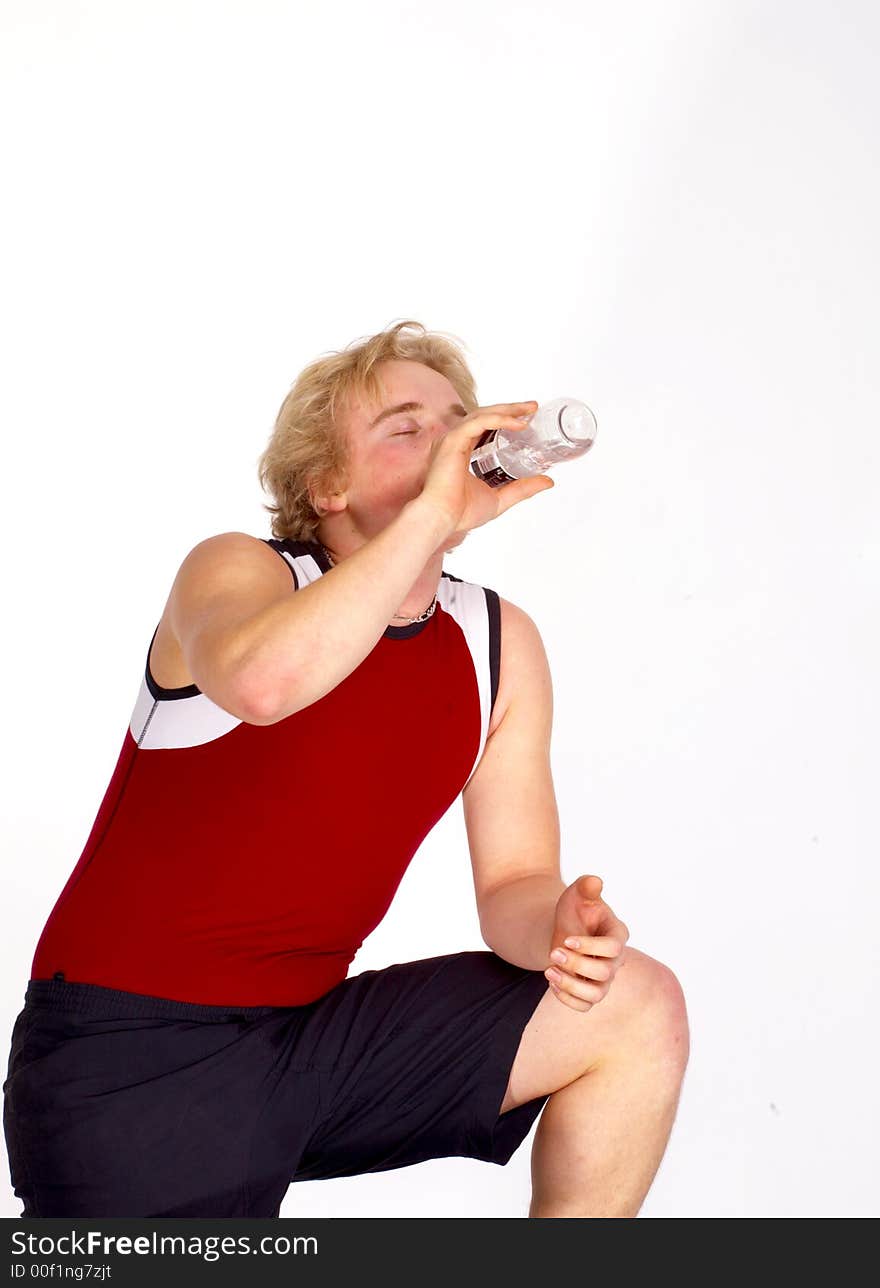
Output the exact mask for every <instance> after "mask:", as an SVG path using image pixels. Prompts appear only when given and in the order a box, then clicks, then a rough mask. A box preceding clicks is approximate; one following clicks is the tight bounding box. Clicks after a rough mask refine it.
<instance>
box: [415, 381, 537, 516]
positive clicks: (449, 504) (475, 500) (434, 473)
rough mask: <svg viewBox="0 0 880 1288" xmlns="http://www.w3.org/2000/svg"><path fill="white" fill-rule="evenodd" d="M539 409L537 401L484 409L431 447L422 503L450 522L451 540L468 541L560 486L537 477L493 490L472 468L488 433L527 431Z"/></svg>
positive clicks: (533, 476) (480, 408)
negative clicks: (474, 530)
mask: <svg viewBox="0 0 880 1288" xmlns="http://www.w3.org/2000/svg"><path fill="white" fill-rule="evenodd" d="M537 406H538V404H537V403H536V402H535V401H534V399H532V400H531V401H530V402H522V403H495V404H494V405H493V406H491V407H478V408H476V410H474V411H472V412H471V413H470V415H469V416H466V417H465V419H464V420H462V421H460V422H459V424H457V425H456V426H454V428H452V429H450V430H448V432H447V433H445V434H443V435H441V436H440V437H439V438H437V439H436V440H435V442H434V443H433V444H432V445H431V453H430V456H429V462H428V473H427V475H426V477H425V483H424V486H423V488H422V491H421V494H420V496H419V498H418V499H419V502H420V503H422V502H423V503H425V504H428V505H431V506H433V507H434V508H436V509H437V510H438V511H439V512H440V513H441V514H443V515H444V516H446V518H447V520H448V523H449V533H450V536H451V537H456V538H459V539H463V538H464V536H465V534H466V533H467V532H469V531H470V530H471V528H479V527H480V526H481V525H482V524H484V523H488V522H489V520H490V519H496V518H497V517H498V515H499V514H503V513H504V511H505V510H509V509H510V507H511V506H512V505H516V504H517V502H518V501H525V500H526V498H527V497H530V496H535V495H537V493H538V492H544V491H546V490H547V488H550V487H553V486H554V481H553V479H551V478H550V477H549V476H548V475H547V474H533V475H531V477H529V478H524V479H516V480H514V481H513V482H512V483H505V484H504V486H503V487H490V485H489V484H488V483H484V482H483V480H482V479H479V478H477V476H476V475H475V474H474V472H473V471H472V470H471V468H470V459H471V454H472V452H473V450H474V447H475V446H476V443H477V441H478V440H479V439H480V438H481V437H482V435H483V434H485V432H486V430H487V429H505V430H507V429H512V430H514V431H515V430H519V429H525V428H526V422H527V420H528V417H529V416H532V415H534V413H535V411H536V410H537Z"/></svg>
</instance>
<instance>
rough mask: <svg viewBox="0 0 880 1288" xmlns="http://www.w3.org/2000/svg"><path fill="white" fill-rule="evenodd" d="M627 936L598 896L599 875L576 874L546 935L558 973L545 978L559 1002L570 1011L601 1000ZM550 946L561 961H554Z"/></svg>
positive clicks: (621, 957) (620, 959)
mask: <svg viewBox="0 0 880 1288" xmlns="http://www.w3.org/2000/svg"><path fill="white" fill-rule="evenodd" d="M628 939H629V930H628V929H627V927H626V926H625V925H624V923H623V922H622V921H621V920H620V919H619V918H618V917H617V916H615V914H614V912H612V910H611V908H610V907H609V906H608V904H607V903H606V902H605V900H604V899H603V898H602V878H601V877H597V876H593V875H585V876H580V877H578V878H577V879H576V880H575V881H573V882H572V883H571V885H570V886H568V887H567V888H566V889H565V890H563V892H562V894H561V895H560V896H559V899H558V900H557V903H556V918H555V921H554V925H553V934H552V935H551V937H550V949H551V961H550V966H551V967H552V968H553V970H555V971H557V972H558V978H555V977H553V976H548V977H547V982H548V984H549V985H550V987H551V988H552V989H553V991H554V993H555V994H556V996H557V997H558V998H559V1000H560V1002H564V1004H565V1005H566V1006H570V1007H571V1008H572V1010H575V1011H589V1009H590V1007H592V1006H595V1004H596V1003H597V1002H601V1001H602V999H603V997H604V996H605V994H606V993H607V992H608V990H609V988H610V987H611V983H612V981H613V979H614V976H615V975H616V974H617V971H618V969H619V968H620V967H621V966H622V965H623V964H624V957H625V953H626V941H627V940H628ZM567 940H569V941H571V942H570V943H568V942H566V941H567ZM553 950H559V951H561V952H563V953H564V954H565V958H566V960H565V961H564V962H559V961H556V960H554V959H553V956H552V952H553ZM545 974H546V972H545Z"/></svg>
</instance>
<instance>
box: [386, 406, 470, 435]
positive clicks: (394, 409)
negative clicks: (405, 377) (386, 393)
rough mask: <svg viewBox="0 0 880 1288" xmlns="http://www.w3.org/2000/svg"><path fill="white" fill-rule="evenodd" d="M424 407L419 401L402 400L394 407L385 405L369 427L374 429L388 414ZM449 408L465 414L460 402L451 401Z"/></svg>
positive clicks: (392, 414)
mask: <svg viewBox="0 0 880 1288" xmlns="http://www.w3.org/2000/svg"><path fill="white" fill-rule="evenodd" d="M424 408H425V404H424V403H420V402H404V403H398V404H397V406H396V407H386V408H385V410H384V411H380V412H379V415H378V416H377V417H376V419H375V420H374V421H371V423H370V429H375V428H376V426H377V425H379V424H380V423H381V422H382V421H383V420H387V419H388V417H389V416H396V415H397V413H398V412H400V411H424ZM449 410H450V411H458V412H461V414H462V415H463V416H466V415H467V408H466V407H462V405H461V403H453V404H452V406H451V407H450V408H449Z"/></svg>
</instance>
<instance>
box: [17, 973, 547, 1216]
mask: <svg viewBox="0 0 880 1288" xmlns="http://www.w3.org/2000/svg"><path fill="white" fill-rule="evenodd" d="M546 991H547V980H546V979H545V978H544V975H543V974H542V972H540V971H532V970H526V969H524V968H522V967H520V966H514V965H512V964H511V963H510V962H507V961H505V960H504V959H503V958H501V957H499V956H497V955H496V954H495V953H493V952H488V951H486V952H484V951H474V952H460V953H449V954H447V955H445V956H442V957H427V958H423V959H422V960H420V961H413V962H400V963H395V964H394V965H391V966H387V967H385V968H384V969H382V970H367V971H363V972H362V973H361V974H359V975H354V976H352V977H350V978H348V979H345V980H342V981H341V982H340V983H339V984H337V985H336V986H335V987H334V988H332V989H331V990H330V991H329V992H327V993H325V994H324V995H323V997H320V998H318V999H317V1000H316V1001H314V1002H309V1003H307V1004H306V1005H303V1006H228V1007H226V1006H202V1005H199V1004H197V1003H191V1002H177V1001H173V1000H169V999H165V998H154V997H149V996H146V995H143V994H140V993H129V992H122V991H118V990H115V989H109V988H103V987H100V986H98V985H95V984H83V983H77V982H75V981H72V980H63V979H54V980H33V979H32V980H29V981H28V985H27V991H26V993H25V1005H24V1008H23V1010H22V1011H21V1012H20V1013H19V1015H18V1017H17V1018H16V1020H15V1024H14V1027H13V1030H12V1047H11V1051H10V1055H9V1065H8V1071H7V1077H6V1080H5V1082H4V1083H3V1095H4V1101H3V1129H4V1133H5V1136H6V1145H7V1150H8V1155H9V1169H10V1178H11V1181H12V1186H13V1189H14V1191H15V1194H16V1195H17V1197H18V1198H19V1199H21V1201H22V1202H23V1204H24V1209H23V1211H22V1212H21V1214H20V1215H21V1216H23V1217H29V1216H33V1217H49V1216H100V1217H104V1216H129V1217H136V1216H140V1217H145V1216H152V1217H167V1216H188V1217H208V1216H237V1217H240V1216H244V1217H250V1216H252V1217H274V1216H278V1214H279V1209H280V1206H281V1202H282V1200H283V1198H284V1195H285V1193H286V1191H287V1189H288V1187H289V1185H290V1183H291V1182H292V1181H312V1180H323V1179H328V1178H331V1177H336V1176H355V1175H358V1174H360V1173H363V1172H381V1171H386V1170H388V1169H389V1168H396V1167H407V1166H409V1165H411V1164H413V1163H420V1162H423V1161H425V1160H426V1159H430V1158H445V1157H450V1156H458V1157H462V1158H477V1159H482V1160H484V1161H485V1162H488V1163H498V1164H500V1165H502V1166H503V1165H504V1164H505V1163H507V1162H508V1161H509V1159H510V1158H511V1156H512V1155H513V1153H514V1151H515V1150H516V1149H517V1148H518V1146H519V1145H520V1144H521V1143H522V1141H523V1140H524V1139H525V1137H526V1136H527V1135H528V1133H529V1131H530V1129H531V1127H532V1125H533V1123H534V1121H535V1119H536V1118H537V1117H538V1114H539V1113H540V1111H541V1109H542V1108H543V1106H544V1103H545V1101H546V1100H547V1095H542V1096H537V1097H536V1098H535V1099H534V1100H529V1101H527V1102H526V1103H524V1104H522V1105H517V1106H515V1107H514V1108H513V1109H510V1110H508V1111H507V1112H506V1113H504V1114H501V1115H500V1116H499V1113H498V1110H499V1108H500V1105H501V1101H502V1100H503V1098H504V1093H505V1090H506V1088H507V1080H508V1077H509V1074H510V1069H511V1066H512V1065H513V1061H514V1058H515V1056H516V1053H517V1050H518V1047H519V1042H520V1038H521V1037H522V1032H523V1029H524V1028H525V1026H526V1024H527V1023H528V1021H529V1018H530V1016H531V1015H532V1012H533V1011H534V1010H535V1007H536V1006H537V1004H538V1002H539V1001H540V1000H541V998H542V997H543V996H544V995H545V993H546ZM548 1094H549V1093H548ZM425 1215H427V1216H429V1215H430V1212H426V1213H425Z"/></svg>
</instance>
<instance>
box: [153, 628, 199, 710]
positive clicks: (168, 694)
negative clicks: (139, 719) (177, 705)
mask: <svg viewBox="0 0 880 1288" xmlns="http://www.w3.org/2000/svg"><path fill="white" fill-rule="evenodd" d="M161 624H162V623H161V621H158V622H157V623H156V630H155V631H153V638H152V639H151V640H150V645H149V648H148V649H147V661H146V665H145V667H144V679H145V680H146V682H147V688H148V689H149V690H150V693H151V694H152V696H153V697H154V698H156V699H157V700H159V699H161V701H163V702H174V701H176V699H177V698H194V697H195V696H196V695H197V694H199V693H201V689H200V688H199V687H198V685H197V684H184V685H182V686H181V687H180V688H179V689H163V687H162V685H161V684H158V683H157V682H156V681H155V680H154V679H153V675H152V672H151V671H150V651H151V649H152V647H153V642H154V640H155V639H156V633H157V631H158V630H159V627H160V626H161Z"/></svg>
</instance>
